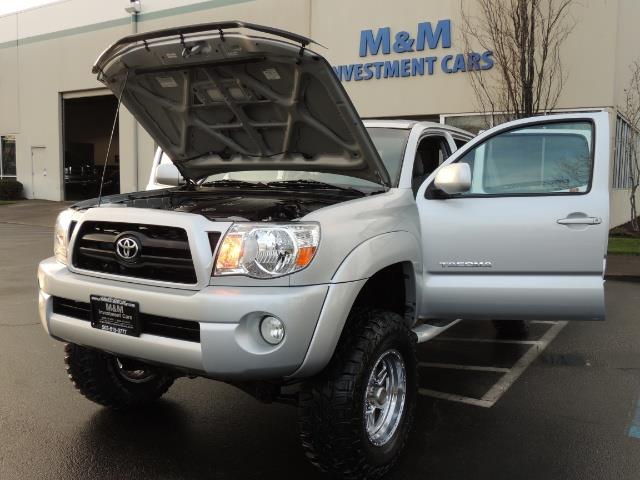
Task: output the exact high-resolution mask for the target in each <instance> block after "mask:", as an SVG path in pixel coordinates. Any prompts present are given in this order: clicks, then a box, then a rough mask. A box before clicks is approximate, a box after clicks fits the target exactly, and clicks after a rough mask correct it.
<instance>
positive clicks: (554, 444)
mask: <svg viewBox="0 0 640 480" xmlns="http://www.w3.org/2000/svg"><path fill="white" fill-rule="evenodd" d="M61 208H64V205H62V204H57V203H50V202H22V203H16V204H13V205H5V206H0V272H1V273H0V479H22V478H25V479H31V478H38V479H67V478H74V479H75V478H92V479H112V478H118V479H141V478H153V479H156V478H158V479H201V478H202V479H204V478H207V479H236V478H243V479H244V478H307V479H315V478H323V476H322V475H321V474H319V473H318V472H316V471H315V470H314V469H313V468H312V467H311V466H310V465H308V464H307V463H306V461H305V459H304V456H303V453H302V450H301V448H300V446H299V444H298V438H297V425H296V420H297V418H296V411H295V409H294V408H291V407H287V406H282V405H263V404H261V403H259V402H258V401H256V400H253V399H252V398H250V397H248V396H247V395H245V394H244V393H242V392H240V391H238V390H236V389H234V388H233V387H230V386H227V385H224V384H221V383H216V382H212V381H208V380H203V379H195V380H188V379H181V380H179V381H177V383H176V384H175V385H174V387H173V388H172V389H171V390H170V391H169V393H168V394H167V395H166V396H165V397H164V398H163V399H162V400H161V401H159V402H158V403H157V404H156V405H154V406H153V407H151V408H148V409H146V410H144V411H140V412H135V413H116V412H111V411H109V410H105V409H102V408H100V407H98V406H97V405H94V404H92V403H90V402H89V401H87V400H85V399H84V398H83V397H81V396H80V395H79V394H78V393H77V392H76V391H75V390H74V388H73V385H72V384H71V383H70V382H69V380H68V379H67V377H66V374H65V371H64V364H63V352H62V344H60V343H58V342H56V341H55V340H52V339H50V338H48V337H47V336H46V335H45V333H44V331H43V330H42V328H41V327H40V325H39V323H38V321H37V318H36V284H35V271H36V266H37V263H38V261H39V260H40V259H41V258H44V257H47V256H50V255H51V248H52V232H53V228H52V227H53V221H54V218H55V213H56V212H57V211H58V210H60V209H61ZM606 293H607V321H606V322H597V323H596V322H594V323H587V322H584V323H577V322H568V323H566V324H565V323H564V322H538V323H533V324H532V325H531V334H530V336H529V337H528V338H527V339H524V340H521V341H511V340H506V339H500V338H496V336H495V333H494V331H493V329H492V327H491V325H490V324H488V323H485V322H475V323H470V322H469V323H465V322H462V323H459V324H458V325H456V326H455V327H453V328H452V329H450V330H449V331H447V332H445V334H443V336H442V337H440V338H437V339H435V340H434V341H432V342H428V343H426V344H423V345H421V346H420V352H419V359H420V362H421V381H420V387H421V390H420V392H421V395H420V399H419V413H418V419H417V424H416V428H415V430H414V432H413V434H412V436H411V439H410V443H409V446H408V448H407V450H406V452H405V454H404V456H403V457H402V460H401V462H400V464H399V465H398V467H397V468H396V469H395V470H394V471H393V473H392V475H391V478H397V479H407V478H421V479H468V478H481V479H503V478H504V479H513V478H518V479H523V478H527V479H528V478H531V479H556V478H570V479H585V478H589V479H592V478H593V479H610V478H616V479H637V478H638V475H639V473H638V472H640V404H639V403H638V401H639V398H640V284H638V283H632V282H620V281H608V282H607V287H606Z"/></svg>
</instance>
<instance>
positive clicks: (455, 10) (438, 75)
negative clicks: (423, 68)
mask: <svg viewBox="0 0 640 480" xmlns="http://www.w3.org/2000/svg"><path fill="white" fill-rule="evenodd" d="M620 1H622V2H623V3H624V2H625V0H620ZM626 3H633V8H632V7H631V6H627V7H626V9H627V10H635V9H637V6H638V5H640V2H637V0H635V2H634V0H626ZM464 5H465V10H466V11H467V13H468V14H469V15H471V16H472V17H473V16H476V15H477V4H476V3H475V2H474V1H472V0H465V2H464ZM336 12H339V13H338V14H336ZM628 13H629V14H632V15H633V14H634V13H635V12H628ZM571 16H572V17H573V18H574V20H575V22H576V25H575V29H574V30H573V32H572V34H571V36H570V37H569V38H568V40H567V41H566V44H565V48H564V51H563V58H562V60H563V68H564V72H565V74H566V75H567V83H566V87H565V89H564V91H563V94H562V96H561V98H560V101H559V104H558V108H568V109H576V108H592V107H598V108H599V107H607V106H612V105H614V98H613V91H614V78H615V75H616V68H615V66H616V55H615V53H614V52H616V51H618V49H617V44H618V43H620V42H622V43H621V45H626V43H624V41H625V40H626V39H629V38H633V39H634V40H635V41H636V45H637V44H638V43H640V35H639V34H638V30H637V29H635V30H633V29H632V28H631V22H633V19H631V20H626V21H627V23H629V24H630V28H629V31H628V32H626V33H625V36H624V37H620V35H619V34H618V21H619V13H618V0H589V1H587V2H576V4H575V6H574V8H573V11H572V13H571ZM632 18H633V17H632ZM440 19H450V20H451V30H452V45H451V48H448V49H445V48H441V47H439V48H437V49H434V50H425V51H424V52H414V53H401V54H398V53H391V54H390V55H382V54H379V55H377V56H369V57H365V58H364V59H363V58H362V57H359V55H358V47H359V42H360V32H361V31H362V30H364V29H377V28H379V27H387V26H388V27H390V28H391V33H392V38H393V36H394V34H395V32H399V31H401V30H405V31H408V32H410V33H412V34H415V30H416V28H417V24H418V22H422V21H430V22H432V23H435V22H437V21H438V20H440ZM635 19H636V23H637V21H638V20H640V16H639V15H636V16H635ZM460 25H461V14H460V2H459V1H412V2H400V3H399V2H389V1H385V0H350V1H348V2H345V1H344V0H312V14H311V37H312V38H313V39H314V40H317V41H318V42H320V43H322V44H323V45H325V46H326V47H327V49H326V50H325V49H322V48H320V49H319V52H321V53H322V54H323V55H325V56H326V57H327V58H328V59H329V61H330V62H331V63H332V64H333V65H342V64H351V63H360V62H363V61H364V62H367V61H378V60H395V59H402V58H410V57H413V56H419V55H424V56H427V55H435V56H437V57H438V59H441V58H442V56H443V55H446V54H456V53H462V52H464V48H463V43H462V39H461V34H460ZM632 30H633V31H632ZM621 48H625V47H621ZM627 50H629V48H627ZM487 73H489V74H491V71H490V70H489V71H487ZM344 85H345V87H346V89H347V91H348V93H349V95H350V96H351V97H352V99H353V100H354V103H355V105H356V107H357V108H358V110H359V112H360V113H361V114H362V115H363V116H365V117H377V116H395V115H401V116H402V115H404V116H406V115H438V114H450V113H467V112H475V111H478V109H479V107H480V106H479V104H478V102H477V101H476V99H475V96H474V93H473V90H472V88H471V85H470V83H469V79H468V74H467V73H464V72H458V73H452V74H446V73H443V72H442V71H441V70H440V69H439V68H436V69H435V73H434V75H432V76H424V77H423V76H416V77H407V78H388V79H380V80H367V81H357V82H356V81H350V82H345V83H344Z"/></svg>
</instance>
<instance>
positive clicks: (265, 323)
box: [260, 317, 284, 345]
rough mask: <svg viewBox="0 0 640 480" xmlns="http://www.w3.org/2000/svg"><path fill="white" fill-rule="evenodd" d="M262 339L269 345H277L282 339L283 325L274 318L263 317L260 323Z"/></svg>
mask: <svg viewBox="0 0 640 480" xmlns="http://www.w3.org/2000/svg"><path fill="white" fill-rule="evenodd" d="M260 333H261V334H262V338H264V339H265V341H266V342H267V343H270V344H271V345H278V344H279V343H280V342H281V341H282V339H283V338H284V323H282V320H280V319H279V318H276V317H264V318H263V319H262V323H260Z"/></svg>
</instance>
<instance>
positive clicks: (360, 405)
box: [299, 309, 418, 479]
mask: <svg viewBox="0 0 640 480" xmlns="http://www.w3.org/2000/svg"><path fill="white" fill-rule="evenodd" d="M348 325H349V327H348V328H347V330H346V331H345V332H344V333H343V335H342V338H341V340H340V342H339V344H338V346H337V348H336V352H335V353H334V356H333V358H332V360H331V362H330V364H329V365H328V366H327V368H326V369H325V370H324V371H323V373H321V374H320V375H319V376H318V377H316V378H314V379H310V380H308V381H307V382H305V383H304V385H303V386H302V390H301V393H300V402H299V424H300V438H301V440H302V446H303V448H304V450H305V453H306V455H307V458H308V459H309V460H310V461H311V463H313V464H314V465H316V466H317V467H319V468H320V469H321V470H323V471H325V472H327V473H330V474H333V475H335V476H338V477H340V478H347V479H376V478H380V477H381V476H383V475H384V474H385V473H387V472H388V471H389V469H391V468H392V467H393V465H394V464H395V462H396V461H397V459H398V457H399V456H400V453H401V452H402V450H403V448H404V445H405V443H406V440H407V436H408V435H409V432H410V430H411V427H412V424H413V418H414V411H415V404H416V394H417V381H418V375H417V362H416V357H415V344H416V336H415V334H414V333H413V332H412V331H411V330H410V329H409V328H408V327H407V325H406V322H405V320H404V319H403V318H402V317H401V316H400V315H398V314H396V313H392V312H387V311H383V310H376V309H362V310H358V311H355V312H353V313H352V318H350V319H349V323H348ZM389 349H395V350H397V351H398V352H400V354H401V356H402V360H403V361H404V365H405V369H406V379H407V386H406V397H405V405H404V411H403V413H402V419H401V420H400V424H399V425H398V427H397V429H396V430H395V433H394V434H393V436H392V437H391V438H390V439H389V440H388V442H387V443H386V444H384V445H381V446H377V445H374V444H373V443H372V442H371V440H370V439H369V436H368V435H367V432H366V427H365V415H364V409H365V398H364V397H365V392H366V388H367V382H368V379H369V375H370V373H371V370H372V369H373V368H374V362H376V359H378V358H379V356H380V355H381V354H382V353H384V352H386V351H387V350H389Z"/></svg>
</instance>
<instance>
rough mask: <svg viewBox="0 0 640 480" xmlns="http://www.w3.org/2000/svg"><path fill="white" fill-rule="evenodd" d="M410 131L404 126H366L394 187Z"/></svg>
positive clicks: (397, 180)
mask: <svg viewBox="0 0 640 480" xmlns="http://www.w3.org/2000/svg"><path fill="white" fill-rule="evenodd" d="M410 131H411V130H408V129H405V128H380V127H369V128H367V132H369V136H370V137H371V140H373V144H374V145H375V147H376V150H378V153H379V154H380V158H381V159H382V163H384V166H385V167H386V168H387V172H389V177H390V178H391V185H392V186H394V187H397V186H398V182H399V181H400V170H401V168H402V159H403V157H404V150H405V148H406V146H407V139H408V138H409V132H410Z"/></svg>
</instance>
